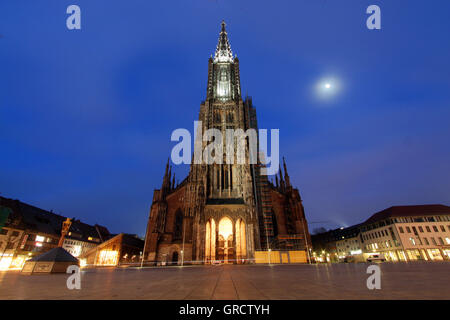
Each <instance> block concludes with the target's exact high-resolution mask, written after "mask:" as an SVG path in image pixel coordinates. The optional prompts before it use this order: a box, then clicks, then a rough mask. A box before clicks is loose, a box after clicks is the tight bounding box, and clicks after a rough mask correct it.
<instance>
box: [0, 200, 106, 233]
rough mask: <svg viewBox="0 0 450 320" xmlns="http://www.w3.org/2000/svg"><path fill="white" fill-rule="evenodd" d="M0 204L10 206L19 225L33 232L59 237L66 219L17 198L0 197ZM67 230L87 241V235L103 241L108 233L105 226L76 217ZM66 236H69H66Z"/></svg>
mask: <svg viewBox="0 0 450 320" xmlns="http://www.w3.org/2000/svg"><path fill="white" fill-rule="evenodd" d="M0 204H1V205H3V206H5V207H9V208H11V210H12V211H13V213H14V216H15V217H16V219H17V220H18V221H20V224H19V227H20V226H21V227H22V228H26V229H30V230H32V231H34V232H40V233H44V234H48V235H55V236H58V237H59V236H60V235H61V229H62V223H63V222H64V221H65V220H66V219H67V218H66V217H64V216H61V215H59V214H56V213H53V212H51V211H47V210H43V209H40V208H37V207H34V206H32V205H29V204H26V203H23V202H21V201H19V200H12V199H7V198H3V197H0ZM69 231H71V232H74V233H77V234H78V235H80V236H81V240H83V241H89V240H88V238H89V237H92V238H100V239H101V241H104V240H105V239H106V238H107V237H108V235H109V231H108V229H107V228H106V227H103V226H99V225H95V226H91V225H89V224H86V223H84V222H81V221H80V220H76V219H72V224H71V226H70V229H69ZM67 238H71V237H70V236H67ZM77 239H78V238H77Z"/></svg>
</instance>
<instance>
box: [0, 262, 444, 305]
mask: <svg viewBox="0 0 450 320" xmlns="http://www.w3.org/2000/svg"><path fill="white" fill-rule="evenodd" d="M368 266H369V264H364V263H361V264H323V265H272V266H267V265H220V266H185V267H148V268H143V269H139V268H114V269H113V268H111V269H108V268H105V269H87V270H83V271H82V275H81V289H80V290H69V289H67V286H66V280H67V278H68V276H69V275H68V274H47V275H32V276H27V275H22V274H20V272H18V271H8V272H0V299H133V300H134V299H188V300H189V299H206V300H210V299H450V289H449V284H450V263H449V262H442V263H437V262H436V263H429V262H428V263H427V262H422V263H421V262H414V263H382V264H379V266H380V268H381V289H380V290H369V289H367V286H366V281H367V278H368V277H369V276H370V275H369V274H367V273H366V269H367V267H368Z"/></svg>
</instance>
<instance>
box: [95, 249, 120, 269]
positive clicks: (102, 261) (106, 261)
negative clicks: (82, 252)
mask: <svg viewBox="0 0 450 320" xmlns="http://www.w3.org/2000/svg"><path fill="white" fill-rule="evenodd" d="M118 254H119V253H118V252H117V251H113V250H102V251H100V255H99V257H98V264H99V265H107V266H114V265H116V264H117V257H118Z"/></svg>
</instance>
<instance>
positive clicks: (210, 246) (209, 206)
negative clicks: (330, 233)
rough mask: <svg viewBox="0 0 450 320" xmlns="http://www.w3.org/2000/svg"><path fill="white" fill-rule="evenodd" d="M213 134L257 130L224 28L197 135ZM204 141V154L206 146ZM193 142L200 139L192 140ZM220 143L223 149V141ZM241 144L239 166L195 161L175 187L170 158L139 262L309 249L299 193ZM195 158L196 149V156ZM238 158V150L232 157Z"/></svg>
mask: <svg viewBox="0 0 450 320" xmlns="http://www.w3.org/2000/svg"><path fill="white" fill-rule="evenodd" d="M212 128H214V129H217V130H220V132H222V134H223V136H224V137H225V136H226V133H225V132H226V130H227V129H234V130H238V129H242V130H243V131H246V130H248V129H255V130H257V128H258V127H257V121H256V110H255V108H254V107H253V105H252V99H251V98H245V99H244V100H243V99H242V97H241V85H240V73H239V60H238V58H237V57H235V56H234V57H233V54H232V52H231V47H230V44H229V41H228V35H227V32H226V30H225V23H222V30H221V32H220V36H219V42H218V45H217V49H216V52H215V55H214V57H213V56H211V58H210V59H209V62H208V82H207V92H206V99H205V101H203V102H202V103H201V105H200V113H199V126H198V129H197V133H196V134H197V135H200V137H201V136H202V134H201V132H206V131H207V130H208V129H212ZM196 141H200V142H198V143H199V144H200V143H201V150H205V148H207V142H205V141H203V140H201V139H196ZM196 143H197V142H196ZM224 146H225V144H224ZM249 149H250V147H249V144H248V141H247V144H245V156H246V161H245V163H243V164H238V163H236V162H235V163H234V164H228V163H227V162H226V161H225V158H224V159H222V160H223V161H221V162H222V163H220V162H219V163H217V162H215V163H213V164H204V163H203V162H202V163H201V164H195V161H194V164H192V165H191V167H190V172H189V174H188V176H187V177H186V178H185V179H184V180H183V181H182V182H181V183H180V184H179V185H177V186H175V179H174V178H172V173H171V171H172V168H171V166H170V165H169V161H168V162H167V165H166V170H165V173H164V178H163V183H162V186H161V188H160V189H159V190H155V191H154V194H153V202H152V206H151V209H150V215H149V220H148V225H147V232H146V241H145V249H144V260H145V262H146V263H148V264H168V263H170V264H181V263H217V262H224V263H248V262H252V261H254V256H255V251H256V250H264V249H268V248H270V249H272V250H276V249H283V250H290V249H295V250H306V249H307V248H308V247H309V243H310V240H309V233H308V229H307V223H306V219H305V214H304V209H303V206H302V200H301V198H300V194H299V192H298V190H297V189H294V188H293V187H292V186H291V184H290V181H289V176H288V174H287V170H286V164H285V163H284V169H285V175H284V177H283V174H282V172H281V170H280V173H279V176H280V183H278V175H277V183H276V184H273V183H271V182H269V181H268V179H267V176H265V175H262V174H261V170H262V166H261V165H260V164H250V161H248V160H249ZM194 153H195V152H194ZM236 153H237V151H236V149H235V154H236Z"/></svg>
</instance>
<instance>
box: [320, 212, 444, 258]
mask: <svg viewBox="0 0 450 320" xmlns="http://www.w3.org/2000/svg"><path fill="white" fill-rule="evenodd" d="M312 244H313V257H314V259H315V260H316V261H318V262H350V261H355V262H358V261H366V260H367V257H368V256H369V255H374V254H382V256H383V257H384V258H385V259H386V260H387V261H394V262H395V261H416V260H425V261H443V260H450V207H448V206H444V205H439V204H438V205H415V206H393V207H390V208H387V209H385V210H382V211H380V212H377V213H375V214H373V215H372V216H371V217H370V218H369V219H367V220H366V221H365V222H363V223H361V224H358V225H354V226H351V227H348V228H339V229H335V230H330V231H327V232H324V233H320V234H316V235H313V236H312Z"/></svg>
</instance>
